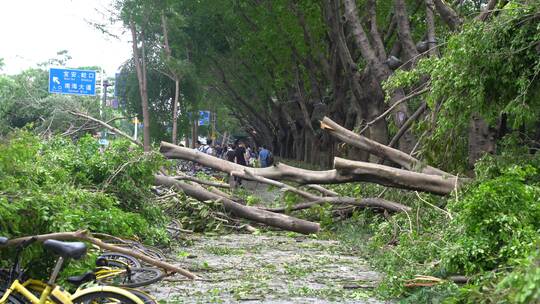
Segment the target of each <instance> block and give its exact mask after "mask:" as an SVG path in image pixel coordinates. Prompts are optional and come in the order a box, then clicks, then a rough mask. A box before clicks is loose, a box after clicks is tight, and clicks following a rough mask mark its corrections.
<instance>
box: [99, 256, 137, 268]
mask: <svg viewBox="0 0 540 304" xmlns="http://www.w3.org/2000/svg"><path fill="white" fill-rule="evenodd" d="M99 257H100V258H105V259H106V260H107V262H113V261H120V262H121V263H126V264H128V265H129V267H133V268H140V267H141V266H142V265H141V262H139V260H137V258H134V257H132V256H130V255H127V254H123V253H118V252H105V253H103V254H102V255H100V256H99ZM108 264H111V265H109V266H112V267H118V266H117V264H113V263H108Z"/></svg>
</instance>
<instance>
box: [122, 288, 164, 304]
mask: <svg viewBox="0 0 540 304" xmlns="http://www.w3.org/2000/svg"><path fill="white" fill-rule="evenodd" d="M125 289H126V290H127V291H129V292H131V293H132V294H134V295H136V296H137V298H139V299H140V300H141V301H143V302H144V304H158V301H157V300H156V299H155V298H154V297H152V296H151V295H150V294H148V293H146V292H144V291H141V290H138V289H132V288H125Z"/></svg>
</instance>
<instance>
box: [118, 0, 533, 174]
mask: <svg viewBox="0 0 540 304" xmlns="http://www.w3.org/2000/svg"><path fill="white" fill-rule="evenodd" d="M514 2H515V3H512V2H511V3H510V4H508V1H454V3H451V4H450V3H446V2H444V1H442V0H424V1H418V0H416V1H405V0H393V1H390V0H389V1H375V0H365V1H354V0H326V1H312V0H302V1H292V0H276V1H258V0H235V1H232V0H231V1H218V0H203V1H200V0H197V1H191V0H184V1H163V0H162V1H158V0H123V1H119V2H118V3H117V4H118V9H119V11H120V12H121V13H120V15H119V17H120V18H121V20H122V21H123V22H124V24H125V26H126V28H127V29H129V30H130V31H131V33H132V40H133V53H134V57H133V60H132V61H131V62H130V63H128V64H127V65H126V67H125V68H126V70H127V71H131V73H132V75H133V74H134V71H136V73H137V76H138V81H139V88H140V92H139V93H140V94H139V96H140V97H138V98H137V100H136V101H137V102H142V104H143V107H142V108H143V109H144V108H147V107H150V108H152V109H155V108H157V107H159V106H161V107H164V108H163V110H165V108H166V111H165V112H168V113H171V112H172V113H173V114H172V115H171V114H170V116H171V117H172V125H173V126H175V125H176V119H177V116H178V114H179V113H186V112H187V111H185V110H183V111H182V110H180V109H185V108H186V107H187V106H188V105H187V104H186V102H185V101H190V102H193V101H196V100H202V99H204V102H206V103H207V104H214V105H216V104H217V105H224V106H225V107H226V109H228V111H229V115H231V116H233V117H234V118H235V119H237V121H238V122H240V125H241V126H242V127H243V128H244V130H245V131H246V132H247V133H248V134H249V135H250V136H251V137H252V138H253V139H254V141H255V142H257V143H259V144H267V145H269V146H271V147H273V150H274V151H275V152H276V154H278V155H280V156H282V157H288V158H296V159H298V160H303V161H308V162H311V163H317V164H322V165H327V164H329V163H330V161H331V159H332V158H333V156H334V155H335V154H336V153H337V150H338V148H339V147H338V146H337V144H338V143H337V142H336V141H334V140H333V139H332V138H331V137H330V136H328V135H327V134H325V133H324V132H322V131H321V130H320V128H319V125H318V123H319V120H320V119H321V118H322V117H323V116H325V115H326V116H329V117H331V118H332V119H333V120H335V121H336V122H338V123H340V124H341V125H344V126H345V127H347V128H349V129H355V130H357V131H361V132H362V133H363V134H364V135H366V136H368V137H369V138H371V139H374V140H376V141H378V142H380V143H383V144H390V145H391V146H395V147H398V148H399V149H401V150H403V151H405V152H408V153H410V152H414V150H416V149H417V143H418V141H419V137H421V138H420V139H422V137H428V138H430V135H432V134H433V133H434V131H433V130H434V129H436V128H437V127H438V126H437V119H438V117H440V116H441V115H440V114H439V113H440V112H444V111H445V108H446V105H447V103H445V97H444V96H440V98H439V99H438V100H435V101H433V102H428V103H427V104H426V102H425V101H426V99H428V100H429V99H431V97H427V98H423V95H425V94H426V93H430V91H431V89H432V87H433V83H434V81H433V80H432V79H431V76H432V75H430V71H427V69H426V68H424V69H423V70H421V71H420V72H418V73H416V76H418V74H421V76H419V77H413V76H411V75H410V73H409V74H407V75H409V76H408V78H407V77H402V78H401V82H399V81H394V82H393V85H392V86H388V87H385V85H384V84H385V82H387V80H388V79H389V78H390V77H391V76H392V75H394V74H395V71H396V70H397V71H398V72H400V73H401V74H403V72H404V71H410V70H414V71H419V69H418V68H416V67H417V66H418V65H419V63H422V62H427V63H425V64H424V65H423V66H432V67H433V66H437V64H439V68H440V70H441V71H442V72H444V70H445V67H444V66H441V65H442V64H444V63H445V62H444V61H445V60H444V59H445V58H446V57H449V56H450V57H451V58H450V59H449V60H450V61H451V60H458V59H459V58H457V57H456V56H463V55H466V56H470V57H471V59H473V60H477V59H478V58H476V57H492V56H494V55H493V54H489V53H485V54H457V53H456V52H455V51H457V50H459V47H460V46H459V45H456V43H475V41H473V39H476V37H469V39H470V40H467V39H461V41H460V40H459V39H457V38H456V36H459V35H458V34H457V33H459V32H460V31H462V32H463V31H469V32H471V31H475V29H476V30H477V31H478V30H482V29H484V27H486V26H487V25H485V24H486V23H487V24H489V23H490V22H491V20H492V19H493V17H492V16H493V15H496V14H498V13H499V12H500V11H504V10H505V9H507V8H508V7H509V6H510V5H517V6H519V7H521V6H522V5H527V4H532V2H530V1H514ZM522 13H524V12H522ZM464 22H465V25H464ZM486 36H489V35H486ZM533 37H534V36H533ZM520 43H522V44H523V45H525V46H527V45H528V44H530V43H534V38H532V37H530V39H527V38H524V40H523V41H520ZM478 51H481V50H478ZM485 51H488V50H485ZM527 51H529V49H527V50H525V52H527ZM532 51H534V50H532ZM452 52H454V53H452ZM441 56H442V58H441ZM446 63H449V62H448V60H446ZM473 63H474V62H473ZM529 63H530V64H532V62H529ZM478 64H482V62H477V65H478ZM498 64H503V62H499V63H498ZM480 68H481V67H480ZM533 69H534V67H529V71H533ZM441 71H439V72H441ZM479 72H480V71H479ZM400 73H398V74H400ZM151 74H153V78H150V75H151ZM413 74H414V73H413ZM532 75H533V73H529V74H528V75H527V77H529V78H528V79H524V81H525V82H527V81H529V82H531V80H534V79H533V78H532ZM444 76H445V77H447V76H451V75H444ZM459 77H461V79H457V78H456V77H454V78H452V79H451V80H452V81H451V82H449V83H447V84H446V85H447V86H446V88H445V90H446V92H444V93H445V94H449V92H448V91H450V92H452V91H453V88H452V87H451V85H455V86H456V88H455V89H456V90H457V89H458V88H459V83H458V82H460V81H461V82H463V83H470V84H472V83H473V82H476V83H477V87H476V88H474V87H468V88H466V90H464V91H463V92H461V93H462V98H463V99H469V98H470V99H474V96H478V95H482V96H486V94H489V92H488V90H490V89H491V88H489V87H486V86H484V85H483V84H482V83H478V81H479V79H478V78H475V77H477V75H466V74H463V75H460V76H459ZM407 80H408V81H407ZM412 80H414V81H412ZM484 80H485V79H484ZM484 80H482V81H484ZM150 91H154V92H152V93H151V95H152V96H154V98H153V100H152V101H151V102H150V103H148V98H149V97H148V96H149V94H150V93H149V92H150ZM527 92H530V90H527V91H526V92H524V93H525V96H527V94H528V93H527ZM510 95H511V96H508V97H507V98H506V100H505V103H504V102H503V104H501V106H499V107H497V110H498V111H499V113H498V114H501V113H502V112H504V108H505V106H506V105H508V104H509V103H511V100H512V98H514V97H515V95H518V93H517V92H512V93H511V94H510ZM202 97H203V98H202ZM133 100H135V99H133ZM160 100H161V101H169V102H168V103H167V102H165V103H164V102H159V101H160ZM183 101H184V102H183ZM481 103H482V104H487V103H489V102H486V100H485V99H484V100H482V101H481ZM135 104H137V103H135ZM139 104H140V103H139ZM164 104H165V106H164ZM137 105H138V104H137ZM388 108H391V111H389V112H388V111H386V110H387V109H388ZM462 110H463V111H464V113H463V114H465V115H464V116H463V117H462V118H461V120H462V121H464V122H465V125H464V126H465V127H463V128H460V129H459V130H456V131H455V133H454V136H455V137H456V138H459V137H464V138H467V136H468V135H470V136H469V137H470V144H471V149H470V150H471V155H470V158H471V159H472V160H473V161H474V160H475V159H477V158H478V155H479V151H480V152H481V151H490V150H492V149H493V148H492V146H493V145H494V143H493V137H494V136H493V131H492V130H491V129H489V126H488V124H487V123H486V122H485V121H484V118H485V117H484V116H486V115H485V113H482V112H480V113H474V111H469V110H468V108H467V107H466V106H464V107H463V108H462ZM490 114H491V113H490ZM143 116H145V117H146V118H145V119H146V121H145V124H144V125H145V127H147V128H149V126H150V124H148V119H150V118H149V117H150V116H152V114H151V113H146V114H145V113H144V111H143ZM473 118H474V120H471V119H473ZM506 118H507V117H503V118H502V119H503V120H506ZM168 121H170V120H168ZM470 121H472V122H473V123H472V128H470V129H471V132H469V131H468V129H469V128H468V124H469V122H470ZM417 122H422V123H420V124H418V123H417ZM489 122H491V126H492V127H493V126H496V124H495V123H493V122H494V120H493V119H491V120H490V121H489ZM504 123H506V121H503V122H501V121H499V128H498V129H501V126H500V125H501V124H504ZM413 125H417V126H418V125H420V126H421V127H420V128H416V129H422V130H421V131H419V132H413V131H411V130H412V129H411V126H413ZM427 125H429V126H427ZM422 126H423V127H422ZM503 129H504V128H503ZM173 130H174V131H173V135H174V134H175V132H176V127H173ZM426 130H429V131H428V132H427V133H426V132H425V131H426ZM145 131H146V132H147V133H145V134H146V135H147V136H145V138H147V139H149V137H150V136H148V134H149V133H148V132H149V130H148V129H147V130H145ZM497 132H499V133H501V132H504V130H502V131H500V130H499V131H497V130H495V133H497ZM468 133H470V134H468ZM426 134H427V135H426ZM422 135H423V136H422ZM173 137H174V138H173V142H174V141H175V140H176V136H173ZM447 143H448V144H449V146H450V147H452V146H454V147H459V148H462V150H463V148H464V151H465V153H466V152H467V147H466V143H467V140H465V141H460V142H457V141H454V142H452V141H448V142H447ZM464 143H465V147H464ZM145 145H146V146H148V145H149V141H147V142H145ZM439 150H444V149H442V148H440V147H439ZM447 150H448V149H447ZM450 150H453V149H449V151H450ZM453 152H456V151H453ZM461 153H463V151H461ZM348 154H349V155H348V156H349V157H353V158H355V159H360V160H366V159H368V157H369V155H368V154H367V153H364V152H361V151H359V150H357V149H349V151H348ZM473 154H474V155H473Z"/></svg>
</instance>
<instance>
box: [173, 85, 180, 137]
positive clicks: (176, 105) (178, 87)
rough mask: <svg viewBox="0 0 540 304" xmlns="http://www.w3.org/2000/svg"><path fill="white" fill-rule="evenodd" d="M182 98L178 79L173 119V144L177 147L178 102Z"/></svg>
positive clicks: (175, 88)
mask: <svg viewBox="0 0 540 304" xmlns="http://www.w3.org/2000/svg"><path fill="white" fill-rule="evenodd" d="M179 98H180V81H179V80H178V79H177V80H175V82H174V105H173V118H172V125H173V126H172V142H173V144H175V145H176V138H177V137H178V102H179Z"/></svg>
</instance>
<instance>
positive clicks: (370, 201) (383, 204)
mask: <svg viewBox="0 0 540 304" xmlns="http://www.w3.org/2000/svg"><path fill="white" fill-rule="evenodd" d="M325 203H329V204H332V205H351V206H358V207H364V208H379V209H384V210H388V211H390V212H409V211H411V207H408V206H405V205H402V204H399V203H396V202H391V201H388V200H385V199H382V198H364V199H358V198H354V197H325V198H323V199H320V200H317V201H312V202H306V203H301V204H297V205H295V206H292V207H290V208H289V207H279V208H264V210H268V211H272V212H285V211H297V210H302V209H308V208H311V207H312V206H315V205H321V204H325Z"/></svg>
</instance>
